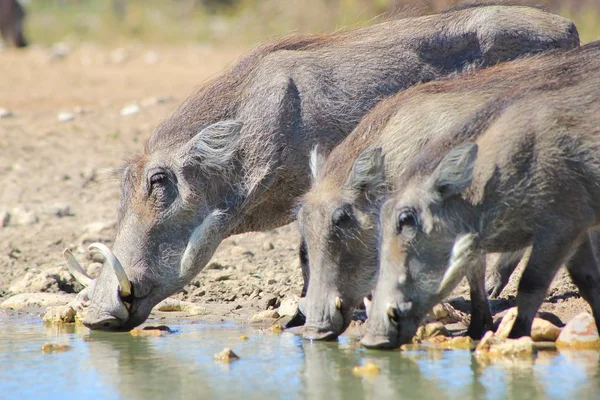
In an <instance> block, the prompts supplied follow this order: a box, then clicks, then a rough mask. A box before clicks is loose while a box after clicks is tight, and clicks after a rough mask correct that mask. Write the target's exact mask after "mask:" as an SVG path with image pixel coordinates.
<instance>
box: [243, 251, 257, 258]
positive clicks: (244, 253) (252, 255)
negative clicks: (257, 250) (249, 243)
mask: <svg viewBox="0 0 600 400" xmlns="http://www.w3.org/2000/svg"><path fill="white" fill-rule="evenodd" d="M242 255H243V256H248V257H254V253H253V252H251V251H250V250H246V251H244V252H243V253H242Z"/></svg>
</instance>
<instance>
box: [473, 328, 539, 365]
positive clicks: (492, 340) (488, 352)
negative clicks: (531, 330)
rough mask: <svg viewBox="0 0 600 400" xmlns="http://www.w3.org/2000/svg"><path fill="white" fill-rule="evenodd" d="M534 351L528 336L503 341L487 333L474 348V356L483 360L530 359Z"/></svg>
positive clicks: (532, 343)
mask: <svg viewBox="0 0 600 400" xmlns="http://www.w3.org/2000/svg"><path fill="white" fill-rule="evenodd" d="M535 351H536V347H535V344H534V342H533V340H532V339H531V338H530V337H529V336H524V337H522V338H519V339H504V338H500V337H497V336H494V333H493V332H492V331H488V332H486V334H485V335H484V336H483V338H482V339H481V341H480V342H479V344H478V345H477V347H476V348H475V355H477V356H478V357H484V358H503V357H530V356H531V355H532V354H534V353H535Z"/></svg>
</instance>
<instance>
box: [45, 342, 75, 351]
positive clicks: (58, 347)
mask: <svg viewBox="0 0 600 400" xmlns="http://www.w3.org/2000/svg"><path fill="white" fill-rule="evenodd" d="M67 350H71V346H69V345H68V344H57V343H44V345H43V346H42V353H46V354H48V353H62V352H63V351H67Z"/></svg>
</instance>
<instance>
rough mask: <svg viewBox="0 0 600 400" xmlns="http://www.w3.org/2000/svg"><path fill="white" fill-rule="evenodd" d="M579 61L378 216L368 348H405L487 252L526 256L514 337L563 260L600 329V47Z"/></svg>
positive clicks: (488, 116) (451, 153) (420, 171)
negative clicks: (595, 235) (594, 237)
mask: <svg viewBox="0 0 600 400" xmlns="http://www.w3.org/2000/svg"><path fill="white" fill-rule="evenodd" d="M580 51H581V55H582V57H581V58H580V59H579V60H578V62H579V63H580V64H581V68H580V69H579V71H566V70H565V71H562V72H561V73H559V74H557V75H556V76H543V78H542V79H540V80H538V81H537V82H531V83H530V84H529V85H524V86H522V87H520V88H518V89H515V90H513V91H509V92H507V93H505V94H502V95H500V96H499V97H498V98H495V99H493V100H491V101H489V102H488V103H487V104H486V105H484V106H483V107H481V109H479V110H478V111H477V112H476V113H474V114H473V116H472V118H471V120H470V121H468V122H467V123H466V124H465V125H464V126H463V127H462V128H460V129H458V130H456V131H453V132H451V133H449V134H448V135H444V136H442V137H440V138H438V139H436V140H434V141H432V142H431V143H430V144H429V145H428V146H426V147H425V148H424V150H423V152H422V153H421V155H420V156H418V157H417V158H415V159H414V160H413V162H411V164H410V166H409V167H408V168H407V169H406V171H405V173H404V174H403V176H402V177H401V178H400V179H399V184H398V186H397V187H398V188H400V189H399V190H398V192H397V194H396V195H395V196H394V197H393V198H391V199H390V200H388V201H386V203H385V204H384V205H383V207H382V210H381V231H382V239H381V249H380V252H381V253H380V270H379V277H378V281H377V285H376V289H375V293H374V296H373V302H372V305H371V310H370V317H369V320H368V322H367V333H366V335H365V337H364V338H363V339H362V343H363V345H365V346H367V347H396V346H398V345H400V344H402V343H406V342H408V341H409V340H410V339H411V338H412V336H413V334H414V332H415V331H416V329H417V326H418V324H419V322H420V321H421V319H422V318H423V317H424V316H425V313H426V312H427V311H428V310H429V309H430V307H431V306H432V305H433V304H434V303H436V302H438V301H439V300H441V299H442V298H443V297H444V296H446V295H448V294H449V293H450V291H451V290H452V289H453V288H454V287H455V286H456V285H457V284H458V282H459V281H460V279H461V278H462V277H463V276H464V274H465V271H468V270H479V271H481V270H482V259H483V256H484V255H485V254H486V253H489V252H511V251H516V250H519V249H523V248H525V247H528V246H531V248H532V249H531V256H530V258H529V261H528V263H527V266H526V267H525V270H524V272H523V276H522V277H521V281H520V282H519V288H518V294H517V307H518V315H517V318H516V321H515V324H514V326H513V327H512V330H511V332H510V334H509V337H511V338H518V337H521V336H525V335H529V334H530V330H531V323H532V320H533V317H534V316H535V313H536V312H537V310H538V308H539V306H540V305H541V303H542V301H543V299H544V296H545V295H546V292H547V290H548V287H549V286H550V283H551V282H552V279H553V278H554V275H555V273H556V271H557V270H558V268H559V267H560V265H561V264H562V263H563V262H565V263H566V267H567V269H568V271H569V273H570V275H571V277H572V279H573V282H574V283H575V284H576V285H577V287H578V288H579V290H580V293H581V295H582V296H583V297H584V298H585V299H586V300H587V301H588V303H589V304H590V305H591V307H592V310H593V313H594V317H595V319H596V323H597V324H598V325H600V296H598V294H599V291H600V269H599V268H598V265H597V263H596V259H595V256H594V253H593V246H594V245H595V243H591V242H590V240H588V231H589V230H590V229H592V228H594V227H596V226H597V225H598V224H599V222H600V219H599V218H600V189H599V187H600V186H599V182H600V151H599V150H600V57H599V55H600V42H596V43H595V44H593V45H591V46H589V47H588V48H582V49H580ZM449 149H450V150H449ZM480 274H481V273H480ZM480 284H481V286H483V281H482V280H481V281H480ZM480 290H483V289H482V288H480Z"/></svg>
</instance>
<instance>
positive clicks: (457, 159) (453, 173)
mask: <svg viewBox="0 0 600 400" xmlns="http://www.w3.org/2000/svg"><path fill="white" fill-rule="evenodd" d="M477 149H478V148H477V145H476V144H475V143H466V144H462V145H460V146H457V147H455V148H453V149H452V150H450V151H449V152H448V154H446V156H445V157H444V158H443V159H442V161H441V162H440V164H439V165H438V166H437V168H436V169H435V172H434V173H433V175H432V179H433V181H432V183H433V188H434V190H435V191H436V192H438V193H439V195H440V196H441V197H442V198H443V199H445V198H447V197H450V196H453V195H456V194H459V193H460V192H462V191H463V190H464V189H466V188H467V187H468V186H469V185H471V180H472V178H473V167H474V166H475V160H477Z"/></svg>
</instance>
